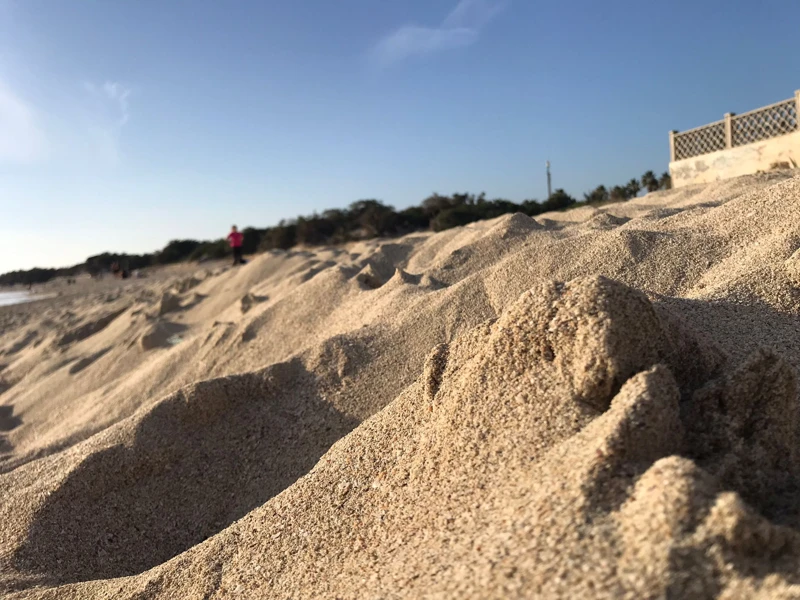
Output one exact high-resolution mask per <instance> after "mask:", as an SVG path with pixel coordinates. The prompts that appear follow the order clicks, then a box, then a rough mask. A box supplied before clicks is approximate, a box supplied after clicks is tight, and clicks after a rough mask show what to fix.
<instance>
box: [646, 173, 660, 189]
mask: <svg viewBox="0 0 800 600" xmlns="http://www.w3.org/2000/svg"><path fill="white" fill-rule="evenodd" d="M642 187H643V188H645V189H646V190H647V191H648V192H655V191H656V190H657V189H658V179H656V174H655V173H653V172H652V171H648V172H647V173H645V174H644V175H642Z"/></svg>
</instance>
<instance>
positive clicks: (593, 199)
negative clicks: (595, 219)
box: [583, 185, 608, 204]
mask: <svg viewBox="0 0 800 600" xmlns="http://www.w3.org/2000/svg"><path fill="white" fill-rule="evenodd" d="M583 201H584V202H586V203H587V204H593V203H594V204H599V203H601V202H606V201H608V190H607V189H606V186H604V185H598V186H597V187H596V188H594V189H593V190H592V191H591V192H588V193H586V194H584V195H583Z"/></svg>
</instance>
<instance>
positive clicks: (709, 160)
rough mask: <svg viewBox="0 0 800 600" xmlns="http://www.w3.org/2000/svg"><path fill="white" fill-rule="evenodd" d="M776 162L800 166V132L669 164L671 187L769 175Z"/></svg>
mask: <svg viewBox="0 0 800 600" xmlns="http://www.w3.org/2000/svg"><path fill="white" fill-rule="evenodd" d="M776 162H788V163H789V164H790V165H791V166H793V167H797V166H800V131H795V132H794V133H789V134H787V135H782V136H779V137H774V138H770V139H768V140H764V141H762V142H756V143H755V144H748V145H746V146H737V147H735V148H730V149H728V150H720V151H718V152H711V153H709V154H702V155H700V156H693V157H692V158H685V159H683V160H676V161H675V162H671V163H669V173H670V175H671V176H672V186H673V187H676V188H678V187H682V186H684V185H690V184H693V183H708V182H711V181H718V180H720V179H728V178H730V177H738V176H739V175H749V174H751V173H756V172H757V171H769V169H770V166H771V165H773V164H774V163H776Z"/></svg>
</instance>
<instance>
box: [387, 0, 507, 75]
mask: <svg viewBox="0 0 800 600" xmlns="http://www.w3.org/2000/svg"><path fill="white" fill-rule="evenodd" d="M508 1H509V0H461V1H460V2H459V3H458V4H457V5H456V6H455V8H454V9H453V10H452V11H451V12H450V14H449V15H447V17H446V18H445V19H444V21H442V23H441V25H439V26H438V27H424V26H419V25H404V26H403V27H400V28H399V29H397V30H396V31H394V32H392V33H391V34H389V35H387V36H386V37H384V38H383V39H382V40H380V41H379V42H378V43H377V44H376V45H375V47H374V48H373V49H372V58H373V59H374V60H375V61H376V62H377V63H378V64H379V65H380V66H389V65H391V64H394V63H397V62H400V61H402V60H405V59H407V58H411V57H413V56H422V55H426V54H432V53H434V52H440V51H444V50H450V49H453V48H461V47H464V46H469V45H470V44H473V43H475V42H476V41H477V40H478V38H479V37H480V33H481V30H482V29H483V28H484V27H485V26H486V25H487V24H488V23H489V22H490V21H491V20H492V19H493V18H494V17H495V16H496V15H497V14H498V13H499V12H500V11H502V10H503V9H504V8H505V7H506V6H507V4H508Z"/></svg>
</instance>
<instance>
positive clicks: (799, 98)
mask: <svg viewBox="0 0 800 600" xmlns="http://www.w3.org/2000/svg"><path fill="white" fill-rule="evenodd" d="M794 106H795V109H796V110H797V113H796V114H795V120H796V121H797V129H800V90H795V92H794Z"/></svg>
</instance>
